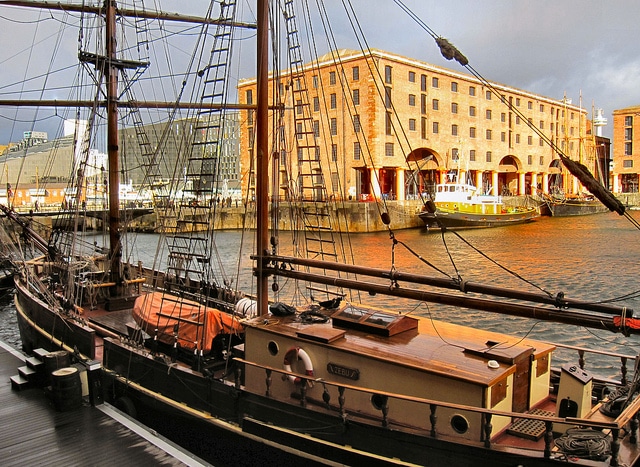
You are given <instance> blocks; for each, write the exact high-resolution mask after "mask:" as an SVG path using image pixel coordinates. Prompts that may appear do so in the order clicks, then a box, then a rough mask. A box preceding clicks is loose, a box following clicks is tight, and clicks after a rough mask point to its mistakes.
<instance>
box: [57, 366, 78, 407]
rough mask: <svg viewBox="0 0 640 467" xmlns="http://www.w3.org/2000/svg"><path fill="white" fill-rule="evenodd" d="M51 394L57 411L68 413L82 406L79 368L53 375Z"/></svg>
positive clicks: (69, 368) (59, 370) (64, 370)
mask: <svg viewBox="0 0 640 467" xmlns="http://www.w3.org/2000/svg"><path fill="white" fill-rule="evenodd" d="M51 394H52V396H53V404H54V405H55V407H56V410H58V411H60V412H66V411H69V410H73V409H77V408H78V407H80V406H81V405H82V387H81V384H80V373H79V372H78V369H77V368H74V367H66V368H60V369H58V370H55V371H53V372H52V373H51Z"/></svg>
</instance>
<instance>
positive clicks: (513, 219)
mask: <svg viewBox="0 0 640 467" xmlns="http://www.w3.org/2000/svg"><path fill="white" fill-rule="evenodd" d="M537 217H539V214H538V212H537V211H527V212H517V213H505V214H471V213H464V212H447V211H440V210H438V211H436V213H435V214H434V213H430V212H422V213H420V219H422V221H423V222H424V225H425V227H427V228H429V229H437V228H440V227H441V226H444V227H446V228H447V229H475V228H488V227H504V226H507V225H516V224H524V223H526V222H531V221H534V220H535V219H536V218H537Z"/></svg>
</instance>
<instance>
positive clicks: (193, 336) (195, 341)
mask: <svg viewBox="0 0 640 467" xmlns="http://www.w3.org/2000/svg"><path fill="white" fill-rule="evenodd" d="M163 295H164V294H163V293H162V292H151V293H149V294H146V295H141V296H140V297H138V298H137V299H136V302H135V305H134V307H133V318H134V319H135V321H136V323H138V325H139V326H140V327H141V328H142V329H143V330H144V331H145V332H146V333H147V334H149V335H150V336H152V337H153V336H155V334H156V329H157V330H158V340H159V341H161V342H164V343H166V344H169V345H173V344H174V341H175V337H174V332H175V331H174V327H175V325H176V324H177V325H178V344H179V345H180V346H181V347H182V348H187V349H192V350H193V349H195V348H196V347H197V348H198V349H203V350H204V351H205V352H209V351H210V350H211V342H212V340H213V338H214V337H215V336H217V335H218V334H220V333H225V334H237V333H241V332H242V331H243V327H242V325H241V324H240V323H239V322H238V319H237V318H234V317H233V316H232V315H231V314H229V313H225V312H222V311H220V310H217V309H215V308H211V307H206V306H204V305H201V304H199V303H196V302H192V301H190V300H185V299H178V298H176V297H169V298H168V299H165V300H164V301H163V299H162V297H163ZM198 323H205V324H204V326H201V325H199V324H198ZM203 330H204V333H205V334H204V337H203V335H202V332H203Z"/></svg>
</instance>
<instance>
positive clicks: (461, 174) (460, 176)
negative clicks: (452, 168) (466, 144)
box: [458, 169, 467, 183]
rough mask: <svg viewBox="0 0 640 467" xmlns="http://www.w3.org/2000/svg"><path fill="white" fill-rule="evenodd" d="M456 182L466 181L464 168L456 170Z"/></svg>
mask: <svg viewBox="0 0 640 467" xmlns="http://www.w3.org/2000/svg"><path fill="white" fill-rule="evenodd" d="M458 183H467V171H466V170H462V169H460V170H458Z"/></svg>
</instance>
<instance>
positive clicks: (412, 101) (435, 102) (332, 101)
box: [249, 87, 632, 140]
mask: <svg viewBox="0 0 640 467" xmlns="http://www.w3.org/2000/svg"><path fill="white" fill-rule="evenodd" d="M420 97H421V113H422V114H423V115H426V114H427V109H426V103H427V98H426V95H424V94H422V95H421V96H420ZM352 98H353V105H356V106H357V105H360V90H359V89H353V90H352ZM408 103H409V106H410V107H415V105H416V95H415V94H409V102H408ZM329 107H330V109H336V108H337V95H336V94H335V93H332V94H330V96H329ZM385 107H386V108H388V109H390V108H392V103H391V88H390V87H385ZM458 107H459V105H458V103H457V102H452V103H451V113H453V114H457V113H458ZM431 108H432V110H440V101H439V99H432V100H431ZM296 109H297V113H298V114H301V113H302V101H300V100H299V101H297V102H296ZM313 111H314V112H319V111H320V100H319V98H318V97H317V96H316V97H314V98H313ZM477 114H478V112H477V108H476V106H473V105H472V106H469V116H471V117H475V116H477ZM484 114H485V119H486V120H492V118H493V111H492V110H491V109H486V110H485V113H484ZM249 115H250V116H251V115H252V113H251V112H250V113H249ZM500 121H501V122H502V123H506V121H507V114H506V113H505V112H501V113H500ZM529 123H530V124H533V121H532V119H531V118H529ZM251 124H252V122H249V125H251ZM515 124H516V125H520V124H521V118H520V116H519V115H516V116H515ZM538 127H539V128H540V129H541V130H544V129H545V122H544V120H540V122H539V123H538ZM549 130H550V131H552V132H553V131H555V124H554V123H553V122H552V123H550V124H549ZM563 133H564V127H563ZM574 133H575V128H574V127H570V128H569V134H570V136H573V135H574ZM631 133H632V129H631V128H626V129H625V134H627V135H631ZM625 139H626V140H631V136H628V137H626V138H625Z"/></svg>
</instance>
